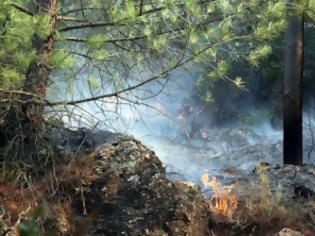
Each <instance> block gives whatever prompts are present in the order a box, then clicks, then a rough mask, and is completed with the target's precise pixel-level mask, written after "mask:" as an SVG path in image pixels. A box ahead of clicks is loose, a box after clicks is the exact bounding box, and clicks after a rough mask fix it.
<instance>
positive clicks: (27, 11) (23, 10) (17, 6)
mask: <svg viewBox="0 0 315 236" xmlns="http://www.w3.org/2000/svg"><path fill="white" fill-rule="evenodd" d="M10 5H11V6H12V7H14V8H15V9H17V10H19V11H21V12H23V13H25V14H26V15H29V16H34V14H33V12H31V11H30V10H28V9H27V8H25V7H23V6H20V5H18V4H16V3H11V4H10Z"/></svg>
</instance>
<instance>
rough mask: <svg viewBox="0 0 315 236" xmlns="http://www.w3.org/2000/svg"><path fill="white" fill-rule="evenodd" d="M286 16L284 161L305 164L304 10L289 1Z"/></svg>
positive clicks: (285, 162)
mask: <svg viewBox="0 0 315 236" xmlns="http://www.w3.org/2000/svg"><path fill="white" fill-rule="evenodd" d="M287 19H288V29H287V33H286V49H285V75H284V95H283V161H284V164H292V165H300V164H302V163H303V134H302V78H303V56H304V55H303V54H304V18H303V13H298V12H297V10H295V9H292V8H290V6H289V4H288V9H287Z"/></svg>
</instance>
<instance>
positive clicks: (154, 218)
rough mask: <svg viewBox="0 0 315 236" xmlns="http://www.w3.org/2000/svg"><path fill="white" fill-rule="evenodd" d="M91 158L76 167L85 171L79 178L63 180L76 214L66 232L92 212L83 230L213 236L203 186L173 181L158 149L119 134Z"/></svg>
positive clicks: (62, 186)
mask: <svg viewBox="0 0 315 236" xmlns="http://www.w3.org/2000/svg"><path fill="white" fill-rule="evenodd" d="M85 158H87V157H83V158H82V159H81V161H83V163H84V159H85ZM88 159H89V160H90V163H92V164H91V166H90V167H88V168H87V169H86V167H87V166H88V165H87V164H85V165H83V166H84V168H83V169H81V171H79V170H76V171H74V172H82V173H86V174H84V175H82V179H81V180H80V181H79V182H78V181H75V180H71V181H70V182H71V183H69V181H63V182H62V183H61V184H60V188H61V189H68V190H67V195H68V198H69V196H70V199H71V203H72V204H71V209H72V210H71V211H70V212H73V213H72V215H70V216H69V219H67V220H68V221H69V222H71V223H70V225H74V228H70V229H68V230H66V229H62V230H63V232H65V231H67V232H76V231H75V228H78V227H79V226H78V225H82V224H83V225H84V223H82V222H85V221H86V220H85V221H84V219H85V218H86V217H92V220H90V221H89V222H90V223H89V227H88V230H87V233H86V234H84V235H109V236H110V235H150V236H152V235H153V236H160V235H161V236H162V235H178V236H182V235H188V236H204V235H210V234H209V229H208V221H209V215H208V214H209V211H208V204H207V203H206V200H205V198H204V197H203V195H202V194H201V192H200V189H199V188H198V186H196V185H195V184H192V183H187V182H186V183H185V182H180V181H176V182H171V181H169V180H168V179H167V178H166V175H165V170H164V168H163V166H162V163H161V162H160V161H159V159H158V158H157V156H156V155H155V153H154V152H153V151H151V150H149V149H148V148H146V147H145V146H144V145H142V144H141V143H140V142H139V141H137V140H135V139H133V138H132V137H124V138H118V139H116V140H115V141H112V142H110V143H108V144H105V145H103V146H102V148H99V149H98V151H95V152H93V153H91V154H90V155H89V157H88ZM81 166H82V165H81ZM74 168H75V167H74ZM70 173H71V171H70ZM60 176H61V175H60ZM68 176H69V174H68ZM68 176H65V178H69V177H68ZM69 186H73V188H72V190H71V188H70V190H69ZM84 215H86V216H84ZM51 222H52V221H51ZM58 230H59V232H60V231H61V229H58ZM61 234H62V233H61Z"/></svg>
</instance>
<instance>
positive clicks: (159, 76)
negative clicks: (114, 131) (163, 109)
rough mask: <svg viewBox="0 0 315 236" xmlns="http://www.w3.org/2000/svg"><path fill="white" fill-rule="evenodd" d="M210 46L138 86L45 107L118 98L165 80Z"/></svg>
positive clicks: (49, 104) (54, 103) (50, 104)
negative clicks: (149, 84) (156, 81)
mask: <svg viewBox="0 0 315 236" xmlns="http://www.w3.org/2000/svg"><path fill="white" fill-rule="evenodd" d="M210 47H211V46H208V47H206V48H204V49H202V50H200V51H199V52H198V53H196V54H195V55H194V56H192V57H190V58H188V59H186V60H185V61H182V62H181V60H179V61H178V62H177V63H176V64H175V65H174V66H172V67H170V68H168V69H167V70H165V71H163V72H161V73H160V74H159V75H156V76H153V77H151V78H149V79H147V80H144V81H142V82H140V83H138V84H135V85H133V86H130V87H127V88H125V89H122V90H119V91H115V92H112V93H108V94H103V95H100V96H95V97H90V98H85V99H79V100H73V101H59V102H52V103H50V102H48V103H47V105H48V106H59V105H75V104H79V103H85V102H91V101H95V100H99V99H103V98H107V97H115V96H118V95H119V94H122V93H125V92H128V91H131V90H134V89H136V88H139V87H141V86H143V85H145V84H147V83H150V82H152V81H154V80H157V79H160V78H165V77H166V76H167V75H169V73H170V72H171V71H173V70H174V69H176V68H178V67H180V66H183V65H184V64H187V63H188V62H190V61H192V60H193V59H195V58H196V57H198V56H199V55H201V54H202V53H204V52H205V51H206V50H208V49H209V48H210Z"/></svg>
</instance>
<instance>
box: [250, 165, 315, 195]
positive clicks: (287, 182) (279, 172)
mask: <svg viewBox="0 0 315 236" xmlns="http://www.w3.org/2000/svg"><path fill="white" fill-rule="evenodd" d="M260 173H264V174H266V175H267V176H268V180H269V183H270V188H271V191H272V192H277V191H281V192H282V194H283V195H284V196H287V198H297V197H303V198H314V197H315V167H314V166H312V165H304V166H293V165H284V166H276V167H274V166H272V165H266V164H265V165H257V166H256V168H255V170H254V173H253V177H254V178H259V175H260Z"/></svg>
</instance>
